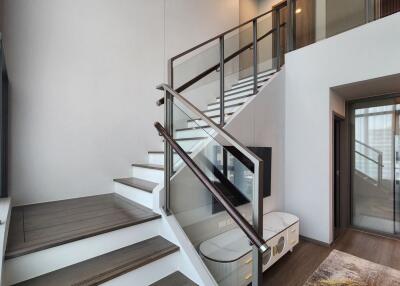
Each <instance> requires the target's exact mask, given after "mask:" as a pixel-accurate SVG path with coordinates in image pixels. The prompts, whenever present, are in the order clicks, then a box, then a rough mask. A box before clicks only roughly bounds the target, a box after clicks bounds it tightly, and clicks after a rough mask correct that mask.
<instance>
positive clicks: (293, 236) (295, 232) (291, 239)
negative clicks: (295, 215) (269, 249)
mask: <svg viewBox="0 0 400 286" xmlns="http://www.w3.org/2000/svg"><path fill="white" fill-rule="evenodd" d="M298 242H299V223H298V222H297V223H295V224H294V225H292V226H291V227H290V228H289V229H288V244H289V246H294V245H296V244H297V243H298Z"/></svg>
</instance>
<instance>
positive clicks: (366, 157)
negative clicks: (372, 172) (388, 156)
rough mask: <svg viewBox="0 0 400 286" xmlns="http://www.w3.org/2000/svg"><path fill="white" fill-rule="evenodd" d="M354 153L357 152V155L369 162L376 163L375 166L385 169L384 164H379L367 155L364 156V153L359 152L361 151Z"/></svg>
mask: <svg viewBox="0 0 400 286" xmlns="http://www.w3.org/2000/svg"><path fill="white" fill-rule="evenodd" d="M354 152H355V153H356V154H358V155H360V156H361V157H364V158H365V159H367V160H369V161H371V162H373V163H375V164H376V165H378V166H379V167H382V168H383V167H385V166H383V164H381V163H379V162H378V161H376V160H374V159H372V158H371V157H368V156H367V155H365V154H363V153H361V152H359V151H354Z"/></svg>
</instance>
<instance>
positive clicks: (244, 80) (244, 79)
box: [238, 70, 276, 83]
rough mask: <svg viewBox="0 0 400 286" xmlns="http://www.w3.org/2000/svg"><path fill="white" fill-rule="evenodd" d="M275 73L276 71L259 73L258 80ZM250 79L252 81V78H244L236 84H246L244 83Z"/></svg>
mask: <svg viewBox="0 0 400 286" xmlns="http://www.w3.org/2000/svg"><path fill="white" fill-rule="evenodd" d="M275 72H276V70H270V71H266V72H262V73H259V74H258V78H260V77H263V76H266V75H272V74H273V73H275ZM252 79H253V76H248V77H245V78H242V79H241V80H239V81H238V83H243V82H246V81H249V80H252Z"/></svg>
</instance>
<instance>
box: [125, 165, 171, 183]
mask: <svg viewBox="0 0 400 286" xmlns="http://www.w3.org/2000/svg"><path fill="white" fill-rule="evenodd" d="M132 177H135V178H138V179H142V180H146V181H150V182H154V183H161V182H164V170H155V169H150V168H142V167H137V166H133V167H132Z"/></svg>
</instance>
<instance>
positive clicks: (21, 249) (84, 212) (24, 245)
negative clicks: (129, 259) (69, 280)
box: [5, 194, 160, 259]
mask: <svg viewBox="0 0 400 286" xmlns="http://www.w3.org/2000/svg"><path fill="white" fill-rule="evenodd" d="M158 218H160V215H159V214H156V213H154V212H153V211H152V210H150V209H148V208H146V207H143V206H141V205H139V204H136V203H134V202H130V201H128V200H126V199H124V198H122V197H121V196H119V195H117V194H106V195H98V196H92V197H84V198H77V199H69V200H63V201H56V202H48V203H40V204H33V205H27V206H18V207H14V208H13V209H12V211H11V220H10V227H9V239H8V244H7V249H6V253H5V258H6V259H12V258H15V257H19V256H23V255H25V254H29V253H33V252H37V251H41V250H44V249H48V248H52V247H55V246H60V245H63V244H67V243H70V242H74V241H78V240H81V239H85V238H89V237H92V236H96V235H100V234H104V233H108V232H111V231H114V230H118V229H122V228H126V227H130V226H133V225H137V224H141V223H144V222H148V221H151V220H155V219H158Z"/></svg>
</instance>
